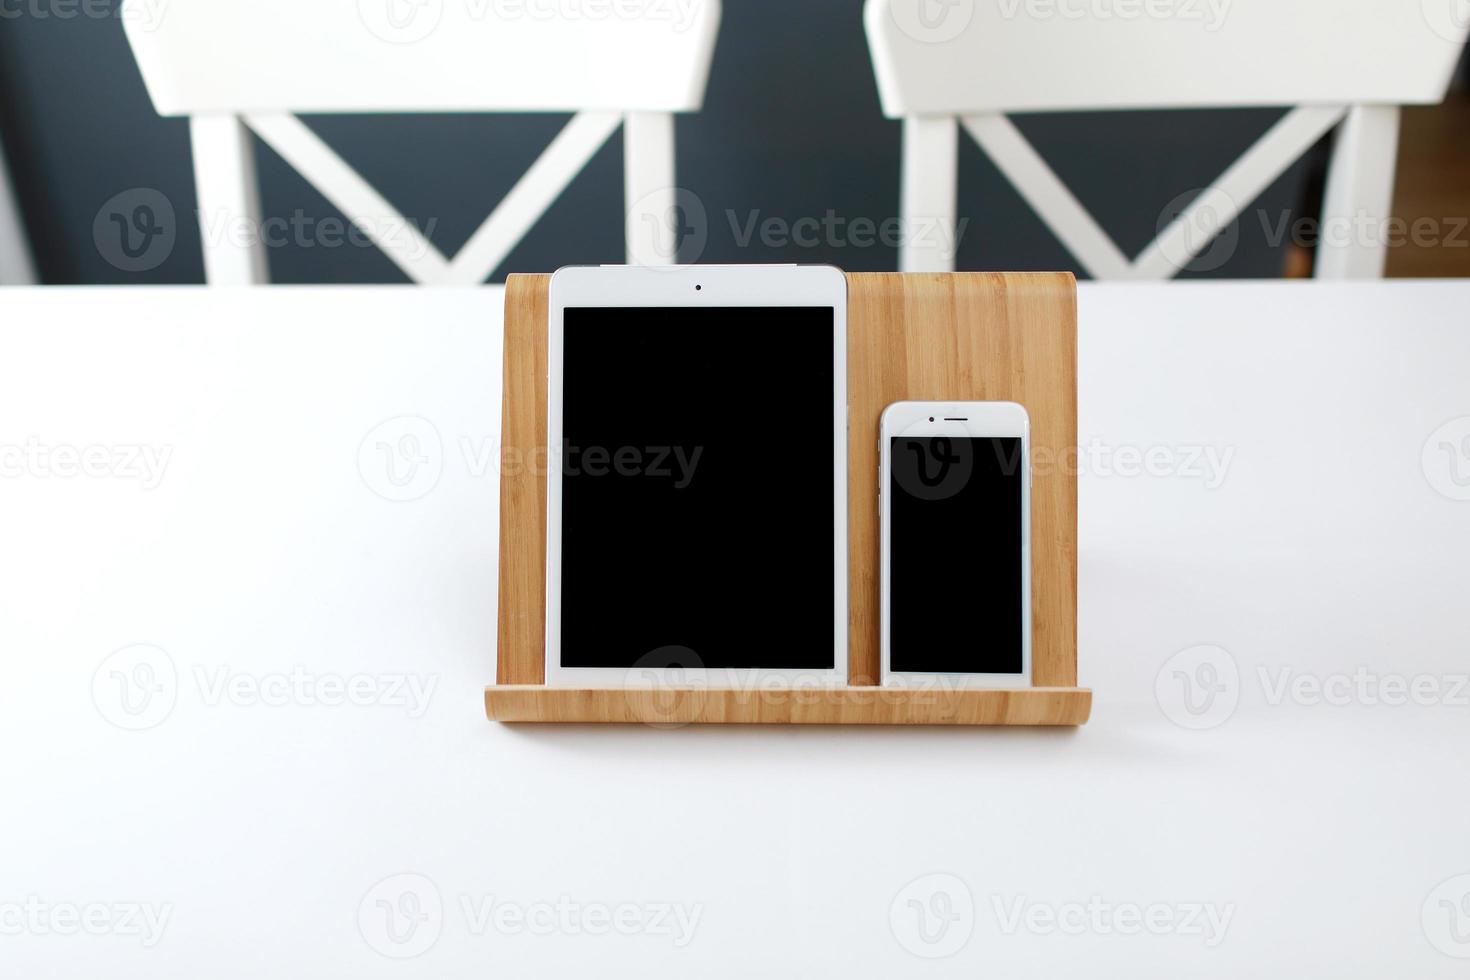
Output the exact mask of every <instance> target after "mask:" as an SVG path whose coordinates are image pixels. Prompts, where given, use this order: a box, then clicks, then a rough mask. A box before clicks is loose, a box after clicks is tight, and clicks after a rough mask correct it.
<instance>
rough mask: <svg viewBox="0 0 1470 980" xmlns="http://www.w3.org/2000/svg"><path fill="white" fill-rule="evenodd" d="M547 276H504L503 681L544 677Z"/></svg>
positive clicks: (499, 650) (499, 668)
mask: <svg viewBox="0 0 1470 980" xmlns="http://www.w3.org/2000/svg"><path fill="white" fill-rule="evenodd" d="M550 284H551V277H550V276H548V275H536V276H510V277H509V278H507V279H506V281H505V357H504V371H505V384H504V387H503V389H502V392H503V394H502V395H501V402H500V448H501V470H500V617H499V635H498V637H497V640H498V643H497V645H496V670H495V676H496V680H497V682H498V683H501V684H545V683H546V468H545V461H546V455H545V454H546V317H547V309H548V307H547V287H548V286H549V285H550ZM538 460H539V461H540V463H541V465H540V466H539V467H538V466H537V465H536V464H537V461H538ZM507 461H510V462H509V463H508V462H507Z"/></svg>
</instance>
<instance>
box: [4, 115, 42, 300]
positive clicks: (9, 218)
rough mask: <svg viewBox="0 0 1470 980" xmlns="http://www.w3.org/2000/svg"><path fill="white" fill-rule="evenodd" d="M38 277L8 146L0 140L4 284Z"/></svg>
mask: <svg viewBox="0 0 1470 980" xmlns="http://www.w3.org/2000/svg"><path fill="white" fill-rule="evenodd" d="M35 281H36V267H35V265H34V264H33V263H32V261H31V249H30V245H29V244H28V241H27V239H26V232H25V225H24V224H23V223H22V222H21V220H20V205H19V204H17V203H16V200H15V190H14V189H13V188H12V187H11V186H10V172H9V171H8V169H7V168H6V166H5V146H4V144H0V286H29V285H31V284H32V283H34V282H35Z"/></svg>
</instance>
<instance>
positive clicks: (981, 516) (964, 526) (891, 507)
mask: <svg viewBox="0 0 1470 980" xmlns="http://www.w3.org/2000/svg"><path fill="white" fill-rule="evenodd" d="M879 430H880V434H879V439H880V445H879V459H880V463H879V479H878V493H879V508H880V512H881V517H880V524H881V536H882V547H881V559H880V565H881V571H880V580H881V585H880V590H881V593H882V599H881V601H882V608H881V612H880V623H881V629H882V643H881V656H882V678H881V679H882V683H884V684H887V685H893V686H921V685H929V684H935V683H937V684H941V685H949V686H953V687H1027V686H1029V685H1030V684H1031V433H1030V420H1029V418H1028V417H1027V415H1026V409H1025V408H1023V407H1021V406H1020V405H1018V404H1016V403H1015V402H895V403H894V404H892V405H889V406H888V408H887V409H885V410H884V412H883V417H882V421H881V423H880V425H879Z"/></svg>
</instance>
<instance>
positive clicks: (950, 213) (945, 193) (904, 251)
mask: <svg viewBox="0 0 1470 980" xmlns="http://www.w3.org/2000/svg"><path fill="white" fill-rule="evenodd" d="M958 169H959V122H958V120H956V119H955V118H954V117H953V116H905V117H904V120H903V166H902V174H901V177H900V179H901V181H902V187H901V189H900V193H899V210H900V211H901V212H902V215H903V223H902V231H901V235H902V237H901V240H900V244H899V249H898V268H899V271H900V272H952V271H954V253H955V248H954V246H955V192H956V182H957V180H958Z"/></svg>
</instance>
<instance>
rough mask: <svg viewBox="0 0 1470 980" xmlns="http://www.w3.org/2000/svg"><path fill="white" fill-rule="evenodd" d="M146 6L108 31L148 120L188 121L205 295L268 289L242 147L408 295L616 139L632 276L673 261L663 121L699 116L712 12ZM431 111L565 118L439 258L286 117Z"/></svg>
mask: <svg viewBox="0 0 1470 980" xmlns="http://www.w3.org/2000/svg"><path fill="white" fill-rule="evenodd" d="M157 6H158V3H157V0H125V2H124V4H123V13H122V17H123V22H124V24H125V25H126V28H127V35H128V40H129V41H130V43H131V44H132V47H133V52H134V55H135V57H136V58H137V60H138V65H139V67H140V68H141V69H142V73H143V79H144V81H145V82H146V83H147V86H148V92H149V95H150V96H151V97H152V99H153V104H154V107H155V108H156V109H157V111H158V112H159V113H160V114H162V115H165V116H188V117H189V120H190V134H191V137H192V140H193V147H194V172H195V179H196V182H197V185H198V207H199V217H200V226H201V233H202V235H203V237H204V262H205V274H206V278H207V280H208V281H209V282H210V283H211V284H216V283H262V282H265V281H266V278H267V276H266V262H265V248H264V245H263V243H262V236H261V235H259V234H251V233H250V231H249V230H250V229H258V228H259V221H260V213H259V211H260V208H259V200H258V189H257V183H256V177H255V172H254V162H253V157H252V154H251V145H250V139H249V133H250V132H251V131H253V132H254V133H255V134H256V135H258V136H259V137H260V138H261V139H263V140H264V141H265V142H266V143H267V144H268V145H270V146H271V147H272V148H273V149H274V150H275V151H276V152H277V153H279V154H280V155H281V156H282V157H283V158H284V159H285V160H286V161H287V162H289V163H290V164H291V165H292V166H293V167H294V168H295V169H296V170H297V171H299V172H300V173H301V174H302V175H303V176H304V177H305V178H306V179H307V180H308V181H310V182H311V183H312V184H314V185H315V186H316V187H317V188H318V189H319V190H320V191H321V192H322V193H323V194H324V195H325V196H326V197H327V199H328V200H330V201H331V202H332V203H333V204H334V205H336V206H337V208H339V209H340V210H341V211H342V213H343V214H344V216H345V217H346V218H347V219H348V220H350V221H352V222H353V223H355V224H357V225H358V226H359V227H360V228H361V229H362V230H363V232H364V233H365V234H366V235H367V236H368V237H370V238H372V240H373V241H374V242H375V243H376V244H377V245H378V246H379V247H380V248H382V249H383V250H384V252H386V253H387V255H388V256H389V258H391V259H392V260H393V261H394V262H395V263H396V264H397V265H398V266H399V268H401V269H402V270H403V271H404V272H405V273H406V274H407V275H408V276H409V277H410V278H411V279H413V280H414V281H416V282H420V283H432V284H473V283H478V282H482V281H483V280H484V279H485V278H486V277H487V276H489V275H490V273H491V272H493V271H494V269H495V268H496V267H497V266H498V265H499V264H500V263H501V261H502V260H503V259H504V258H505V256H506V255H507V254H509V252H510V250H511V249H512V248H513V247H514V246H515V244H516V243H517V242H518V241H520V239H521V238H522V236H524V235H525V233H526V232H527V231H528V230H529V229H530V228H531V227H532V226H533V225H534V224H535V223H536V221H537V220H538V219H539V218H540V217H541V215H542V214H543V213H544V212H545V211H546V209H547V208H548V207H549V206H550V205H551V203H552V202H553V201H555V200H556V198H557V196H558V195H560V194H561V192H562V191H563V190H564V189H565V188H566V186H567V185H568V184H569V183H570V182H571V180H572V178H574V177H575V176H576V175H577V173H578V172H579V171H580V170H581V169H582V168H583V167H584V166H585V165H586V163H587V161H588V160H590V159H591V158H592V156H593V154H595V153H596V152H597V150H598V149H599V148H600V147H601V146H602V145H603V143H604V142H606V140H607V138H608V137H609V136H610V135H611V134H612V133H613V132H614V131H615V130H616V129H617V127H618V126H619V125H620V124H621V125H622V126H623V127H624V147H625V150H624V167H625V181H624V183H625V186H624V193H625V195H626V204H627V223H626V240H627V257H628V261H629V262H636V263H640V264H650V265H654V264H667V263H669V262H671V261H673V254H672V251H673V247H672V244H671V242H670V238H669V235H668V234H667V232H666V230H665V229H666V226H667V224H668V218H669V215H670V214H671V213H672V209H673V208H674V203H675V197H676V194H675V191H676V187H675V177H674V123H673V115H672V113H675V112H687V111H693V110H697V109H698V108H699V107H700V104H701V103H702V101H703V99H704V88H705V81H706V79H707V77H708V75H709V63H710V57H711V54H712V52H713V49H714V40H715V34H716V31H717V30H718V26H719V19H720V8H719V3H718V0H687V2H682V3H668V2H661V0H618V2H615V3H613V2H609V3H602V4H595V3H589V4H582V5H581V6H579V7H570V6H568V5H565V4H557V3H553V2H549V0H514V2H505V0H310V2H304V0H251V2H249V3H233V2H224V0H169V2H168V5H167V7H166V9H164V10H163V11H162V13H161V15H159V16H154V15H153V14H152V13H150V11H152V10H153V8H156V7H157ZM435 111H439V112H575V113H576V115H574V116H573V117H572V119H571V121H570V122H568V123H567V125H566V127H565V128H564V129H563V130H562V131H561V132H560V133H559V134H558V135H557V137H556V138H555V139H554V140H552V142H551V144H550V145H549V146H548V147H547V148H546V150H545V151H544V152H543V153H542V154H541V156H540V158H539V159H537V161H536V162H535V163H534V164H533V165H532V166H531V168H530V170H528V171H527V172H526V173H525V175H524V176H522V177H521V179H520V180H519V181H518V182H517V183H516V184H515V186H514V187H513V188H512V189H511V191H510V193H509V194H507V195H506V197H505V198H504V200H502V201H501V202H500V204H499V205H497V206H496V207H495V209H494V210H493V211H492V212H491V213H490V216H489V217H488V218H487V219H486V220H485V222H484V224H482V225H481V226H480V227H479V229H478V230H477V231H476V232H475V233H474V234H473V235H471V236H470V239H469V241H468V242H467V243H466V244H465V246H464V247H463V249H461V250H460V252H459V253H458V254H457V255H455V256H454V257H453V258H449V257H446V256H445V255H443V254H442V253H440V252H439V251H438V249H436V248H435V247H434V246H433V245H432V244H430V243H429V242H428V241H427V240H426V239H425V238H424V236H423V235H422V234H421V233H420V232H419V231H418V230H417V229H416V228H414V227H413V225H412V224H411V223H409V222H408V221H407V219H405V218H403V217H402V216H401V215H400V214H399V213H398V212H397V211H396V210H395V209H394V208H393V207H392V205H390V204H389V203H388V202H387V200H385V199H384V198H383V196H382V195H381V194H379V193H378V192H377V191H376V190H374V189H373V188H372V187H371V186H370V185H369V184H368V183H367V182H366V181H365V180H364V179H363V178H362V177H361V176H360V175H359V174H358V173H357V172H356V171H355V170H353V169H352V167H351V166H349V165H348V164H347V163H346V162H345V161H343V160H342V159H341V157H339V156H338V155H337V154H336V153H334V152H333V151H332V150H331V149H330V148H329V147H328V146H327V145H326V143H324V142H323V141H322V140H321V139H320V138H319V137H317V136H316V135H315V134H314V133H313V132H312V131H311V130H310V129H308V128H307V127H306V126H305V125H303V124H302V122H301V121H300V120H299V119H298V118H297V117H296V115H295V113H300V112H305V113H312V112H319V113H328V112H331V113H344V112H435ZM404 152H412V148H405V150H404ZM427 163H431V161H426V164H427ZM239 228H243V229H246V231H245V233H243V234H232V233H231V229H239Z"/></svg>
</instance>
